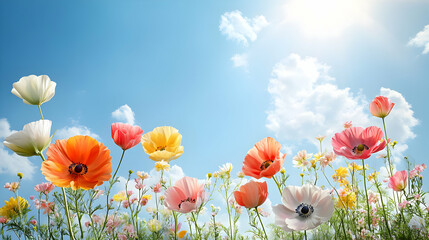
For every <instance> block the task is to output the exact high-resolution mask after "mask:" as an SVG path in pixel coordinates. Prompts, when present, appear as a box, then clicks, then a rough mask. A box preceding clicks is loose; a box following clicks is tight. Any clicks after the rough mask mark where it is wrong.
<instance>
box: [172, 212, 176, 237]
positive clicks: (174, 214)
mask: <svg viewBox="0 0 429 240" xmlns="http://www.w3.org/2000/svg"><path fill="white" fill-rule="evenodd" d="M172 212H173V217H174V239H175V240H176V239H177V213H176V212H175V211H172Z"/></svg>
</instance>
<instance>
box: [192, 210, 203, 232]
mask: <svg viewBox="0 0 429 240" xmlns="http://www.w3.org/2000/svg"><path fill="white" fill-rule="evenodd" d="M191 216H192V220H193V221H194V224H195V228H196V229H197V231H196V232H197V233H198V237H199V239H202V238H201V231H200V228H198V225H197V220H196V219H195V215H194V213H193V212H191Z"/></svg>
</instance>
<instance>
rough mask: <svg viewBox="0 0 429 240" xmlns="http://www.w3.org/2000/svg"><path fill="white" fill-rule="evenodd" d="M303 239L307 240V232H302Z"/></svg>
mask: <svg viewBox="0 0 429 240" xmlns="http://www.w3.org/2000/svg"><path fill="white" fill-rule="evenodd" d="M304 238H305V240H307V230H304Z"/></svg>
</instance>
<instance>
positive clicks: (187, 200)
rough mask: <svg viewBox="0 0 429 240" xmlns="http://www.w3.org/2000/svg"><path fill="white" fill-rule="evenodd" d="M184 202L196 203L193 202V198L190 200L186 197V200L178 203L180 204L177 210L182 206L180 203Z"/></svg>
mask: <svg viewBox="0 0 429 240" xmlns="http://www.w3.org/2000/svg"><path fill="white" fill-rule="evenodd" d="M184 202H191V203H195V202H196V200H195V199H193V198H191V197H188V198H187V199H184V200H181V201H180V203H179V208H180V207H181V206H182V203H184Z"/></svg>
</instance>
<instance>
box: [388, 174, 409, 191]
mask: <svg viewBox="0 0 429 240" xmlns="http://www.w3.org/2000/svg"><path fill="white" fill-rule="evenodd" d="M407 180H408V172H407V171H405V170H403V171H399V172H396V173H395V174H393V176H392V177H390V179H389V187H390V188H391V189H393V191H397V192H399V191H402V190H404V189H405V187H406V186H407Z"/></svg>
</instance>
